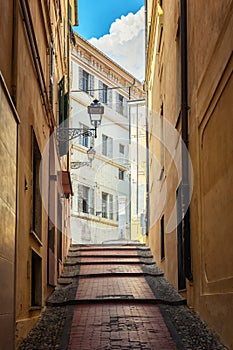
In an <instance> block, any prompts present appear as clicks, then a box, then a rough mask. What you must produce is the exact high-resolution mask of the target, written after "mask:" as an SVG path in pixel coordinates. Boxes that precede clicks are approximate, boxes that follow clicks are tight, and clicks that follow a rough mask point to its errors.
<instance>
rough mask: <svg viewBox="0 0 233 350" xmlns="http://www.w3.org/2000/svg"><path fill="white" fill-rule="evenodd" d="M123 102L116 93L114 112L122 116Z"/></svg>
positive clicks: (121, 97)
mask: <svg viewBox="0 0 233 350" xmlns="http://www.w3.org/2000/svg"><path fill="white" fill-rule="evenodd" d="M123 101H124V97H123V96H122V95H120V94H118V93H116V110H117V112H118V113H120V114H122V115H123Z"/></svg>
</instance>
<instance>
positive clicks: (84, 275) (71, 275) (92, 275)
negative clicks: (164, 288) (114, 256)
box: [59, 272, 164, 279]
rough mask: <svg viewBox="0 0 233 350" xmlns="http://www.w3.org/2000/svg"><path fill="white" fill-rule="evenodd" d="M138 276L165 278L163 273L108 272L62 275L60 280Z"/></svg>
mask: <svg viewBox="0 0 233 350" xmlns="http://www.w3.org/2000/svg"><path fill="white" fill-rule="evenodd" d="M138 276H152V277H163V276H164V273H163V272H158V273H150V272H113V273H112V272H106V273H88V274H86V273H85V274H80V273H75V274H67V275H61V276H60V277H59V278H61V279H62V278H65V279H68V278H75V277H84V278H92V277H93V278H94V277H97V278H98V277H138Z"/></svg>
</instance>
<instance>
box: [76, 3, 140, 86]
mask: <svg viewBox="0 0 233 350" xmlns="http://www.w3.org/2000/svg"><path fill="white" fill-rule="evenodd" d="M144 12H145V11H144V0H108V1H106V0H96V1H94V0H79V1H78V18H79V26H78V27H75V28H74V30H75V31H76V32H77V33H78V34H79V35H81V36H82V37H83V38H85V39H86V40H88V41H89V42H90V43H91V44H92V45H94V46H96V47H97V48H98V49H99V50H100V51H102V52H104V53H105V54H106V55H107V56H109V57H110V58H111V59H113V60H114V61H115V62H116V63H117V64H119V65H120V66H122V67H123V68H124V69H125V70H126V71H128V72H129V73H131V74H132V75H133V76H134V77H136V78H137V79H138V80H140V81H143V80H144V72H145V68H144V67H145V54H144V49H145V13H144Z"/></svg>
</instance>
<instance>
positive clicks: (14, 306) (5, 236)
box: [0, 0, 77, 350]
mask: <svg viewBox="0 0 233 350" xmlns="http://www.w3.org/2000/svg"><path fill="white" fill-rule="evenodd" d="M0 12H1V21H0V37H1V43H2V48H3V47H4V50H3V49H2V50H1V53H0V71H1V76H0V78H1V80H0V81H1V89H0V93H1V104H0V119H1V125H2V127H1V132H0V152H1V168H0V172H1V176H2V179H3V182H2V186H1V187H2V188H1V197H0V211H1V218H2V220H1V224H0V237H1V238H0V283H1V291H0V293H1V294H0V297H1V306H0V349H9V350H10V349H15V348H17V347H18V345H19V343H20V341H21V340H22V339H23V338H24V337H26V336H27V334H28V332H29V331H30V329H31V328H32V326H33V325H34V324H35V322H36V321H37V319H38V317H39V316H40V314H41V312H42V310H43V308H44V306H45V301H46V298H47V297H48V296H49V295H50V294H51V292H52V290H53V289H54V287H55V285H56V283H57V277H58V276H59V273H60V271H61V268H62V267H61V266H62V262H63V260H64V257H65V255H66V253H67V251H68V247H69V244H70V237H69V235H70V232H69V231H70V228H69V217H70V213H69V207H70V195H71V194H72V188H71V184H70V176H69V152H68V147H67V143H66V144H64V142H63V143H62V142H61V141H60V142H59V140H58V139H57V134H56V130H57V128H58V127H59V124H61V123H62V122H64V120H66V119H67V117H68V115H69V107H68V106H69V105H68V101H69V74H70V71H69V65H70V54H69V52H70V47H71V45H72V40H73V32H72V25H74V24H77V2H76V1H70V2H63V1H28V0H20V1H15V0H11V1H1V2H0Z"/></svg>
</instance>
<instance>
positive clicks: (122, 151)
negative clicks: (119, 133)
mask: <svg viewBox="0 0 233 350" xmlns="http://www.w3.org/2000/svg"><path fill="white" fill-rule="evenodd" d="M119 152H120V153H121V154H125V146H124V145H121V144H120V145H119Z"/></svg>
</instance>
